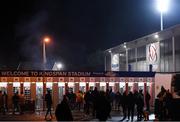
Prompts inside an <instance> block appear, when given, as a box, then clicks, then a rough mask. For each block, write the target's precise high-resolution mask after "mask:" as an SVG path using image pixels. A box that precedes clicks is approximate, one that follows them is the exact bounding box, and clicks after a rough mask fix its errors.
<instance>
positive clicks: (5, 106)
mask: <svg viewBox="0 0 180 122" xmlns="http://www.w3.org/2000/svg"><path fill="white" fill-rule="evenodd" d="M3 104H4V113H5V114H6V112H8V95H7V93H6V92H5V91H4V94H3Z"/></svg>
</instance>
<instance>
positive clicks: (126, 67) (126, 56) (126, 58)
mask: <svg viewBox="0 0 180 122" xmlns="http://www.w3.org/2000/svg"><path fill="white" fill-rule="evenodd" d="M126 71H128V49H126Z"/></svg>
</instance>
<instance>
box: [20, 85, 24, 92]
mask: <svg viewBox="0 0 180 122" xmlns="http://www.w3.org/2000/svg"><path fill="white" fill-rule="evenodd" d="M21 93H23V94H24V84H23V83H20V94H21Z"/></svg>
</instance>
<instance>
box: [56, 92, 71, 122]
mask: <svg viewBox="0 0 180 122" xmlns="http://www.w3.org/2000/svg"><path fill="white" fill-rule="evenodd" d="M55 116H56V120H57V121H73V116H72V113H71V110H70V107H69V104H68V100H67V97H66V95H64V96H63V100H62V101H61V103H60V104H58V105H57V107H56V110H55Z"/></svg>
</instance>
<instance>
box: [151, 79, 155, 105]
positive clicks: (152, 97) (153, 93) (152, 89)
mask: <svg viewBox="0 0 180 122" xmlns="http://www.w3.org/2000/svg"><path fill="white" fill-rule="evenodd" d="M154 89H155V83H154V82H151V84H150V95H151V100H150V105H151V106H154V102H155V91H154Z"/></svg>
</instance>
